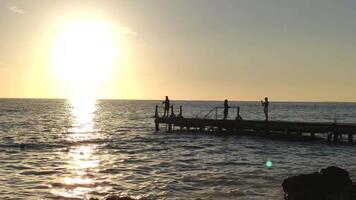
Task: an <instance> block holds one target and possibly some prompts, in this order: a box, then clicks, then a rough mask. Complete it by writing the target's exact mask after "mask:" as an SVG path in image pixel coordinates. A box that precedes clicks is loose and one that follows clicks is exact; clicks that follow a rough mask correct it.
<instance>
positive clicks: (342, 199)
mask: <svg viewBox="0 0 356 200" xmlns="http://www.w3.org/2000/svg"><path fill="white" fill-rule="evenodd" d="M282 186H283V190H284V192H285V195H284V199H285V200H356V187H355V185H353V184H352V181H351V179H350V177H349V173H348V172H347V171H346V170H344V169H341V168H339V167H334V166H332V167H328V168H326V169H322V170H321V171H320V172H314V173H312V174H301V175H298V176H292V177H289V178H287V179H285V180H284V181H283V184H282Z"/></svg>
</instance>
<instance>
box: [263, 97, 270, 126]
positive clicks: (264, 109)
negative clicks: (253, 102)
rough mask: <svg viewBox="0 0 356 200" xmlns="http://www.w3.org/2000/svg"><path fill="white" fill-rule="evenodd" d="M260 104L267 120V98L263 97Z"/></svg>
mask: <svg viewBox="0 0 356 200" xmlns="http://www.w3.org/2000/svg"><path fill="white" fill-rule="evenodd" d="M261 104H262V106H263V112H264V113H265V117H266V121H268V105H269V102H268V98H267V97H265V101H262V100H261Z"/></svg>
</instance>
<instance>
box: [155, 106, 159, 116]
mask: <svg viewBox="0 0 356 200" xmlns="http://www.w3.org/2000/svg"><path fill="white" fill-rule="evenodd" d="M158 117H159V116H158V105H156V109H155V118H158Z"/></svg>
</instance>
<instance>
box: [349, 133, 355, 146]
mask: <svg viewBox="0 0 356 200" xmlns="http://www.w3.org/2000/svg"><path fill="white" fill-rule="evenodd" d="M353 136H354V135H353V134H352V133H349V137H348V141H349V143H350V144H351V143H352V142H353Z"/></svg>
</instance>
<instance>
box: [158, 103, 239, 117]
mask: <svg viewBox="0 0 356 200" xmlns="http://www.w3.org/2000/svg"><path fill="white" fill-rule="evenodd" d="M159 109H160V110H159ZM224 109H225V107H214V108H212V109H211V110H210V111H209V112H207V113H206V114H205V115H204V116H203V117H202V118H201V119H211V117H212V116H215V118H213V119H215V120H217V119H218V118H219V116H221V114H222V113H223V111H224ZM162 110H164V107H162V106H158V105H156V109H155V115H154V117H155V118H159V117H171V118H172V117H180V118H182V117H183V111H182V110H183V108H182V106H179V112H178V115H176V114H175V113H176V112H175V109H174V106H173V105H171V106H170V108H169V110H168V111H167V113H166V114H164V111H163V112H162ZM231 110H236V111H235V112H236V116H235V119H236V120H242V117H241V116H240V107H239V106H230V107H229V112H230V113H231ZM232 113H233V112H232ZM195 116H196V118H199V116H198V115H195ZM230 116H231V115H230Z"/></svg>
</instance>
